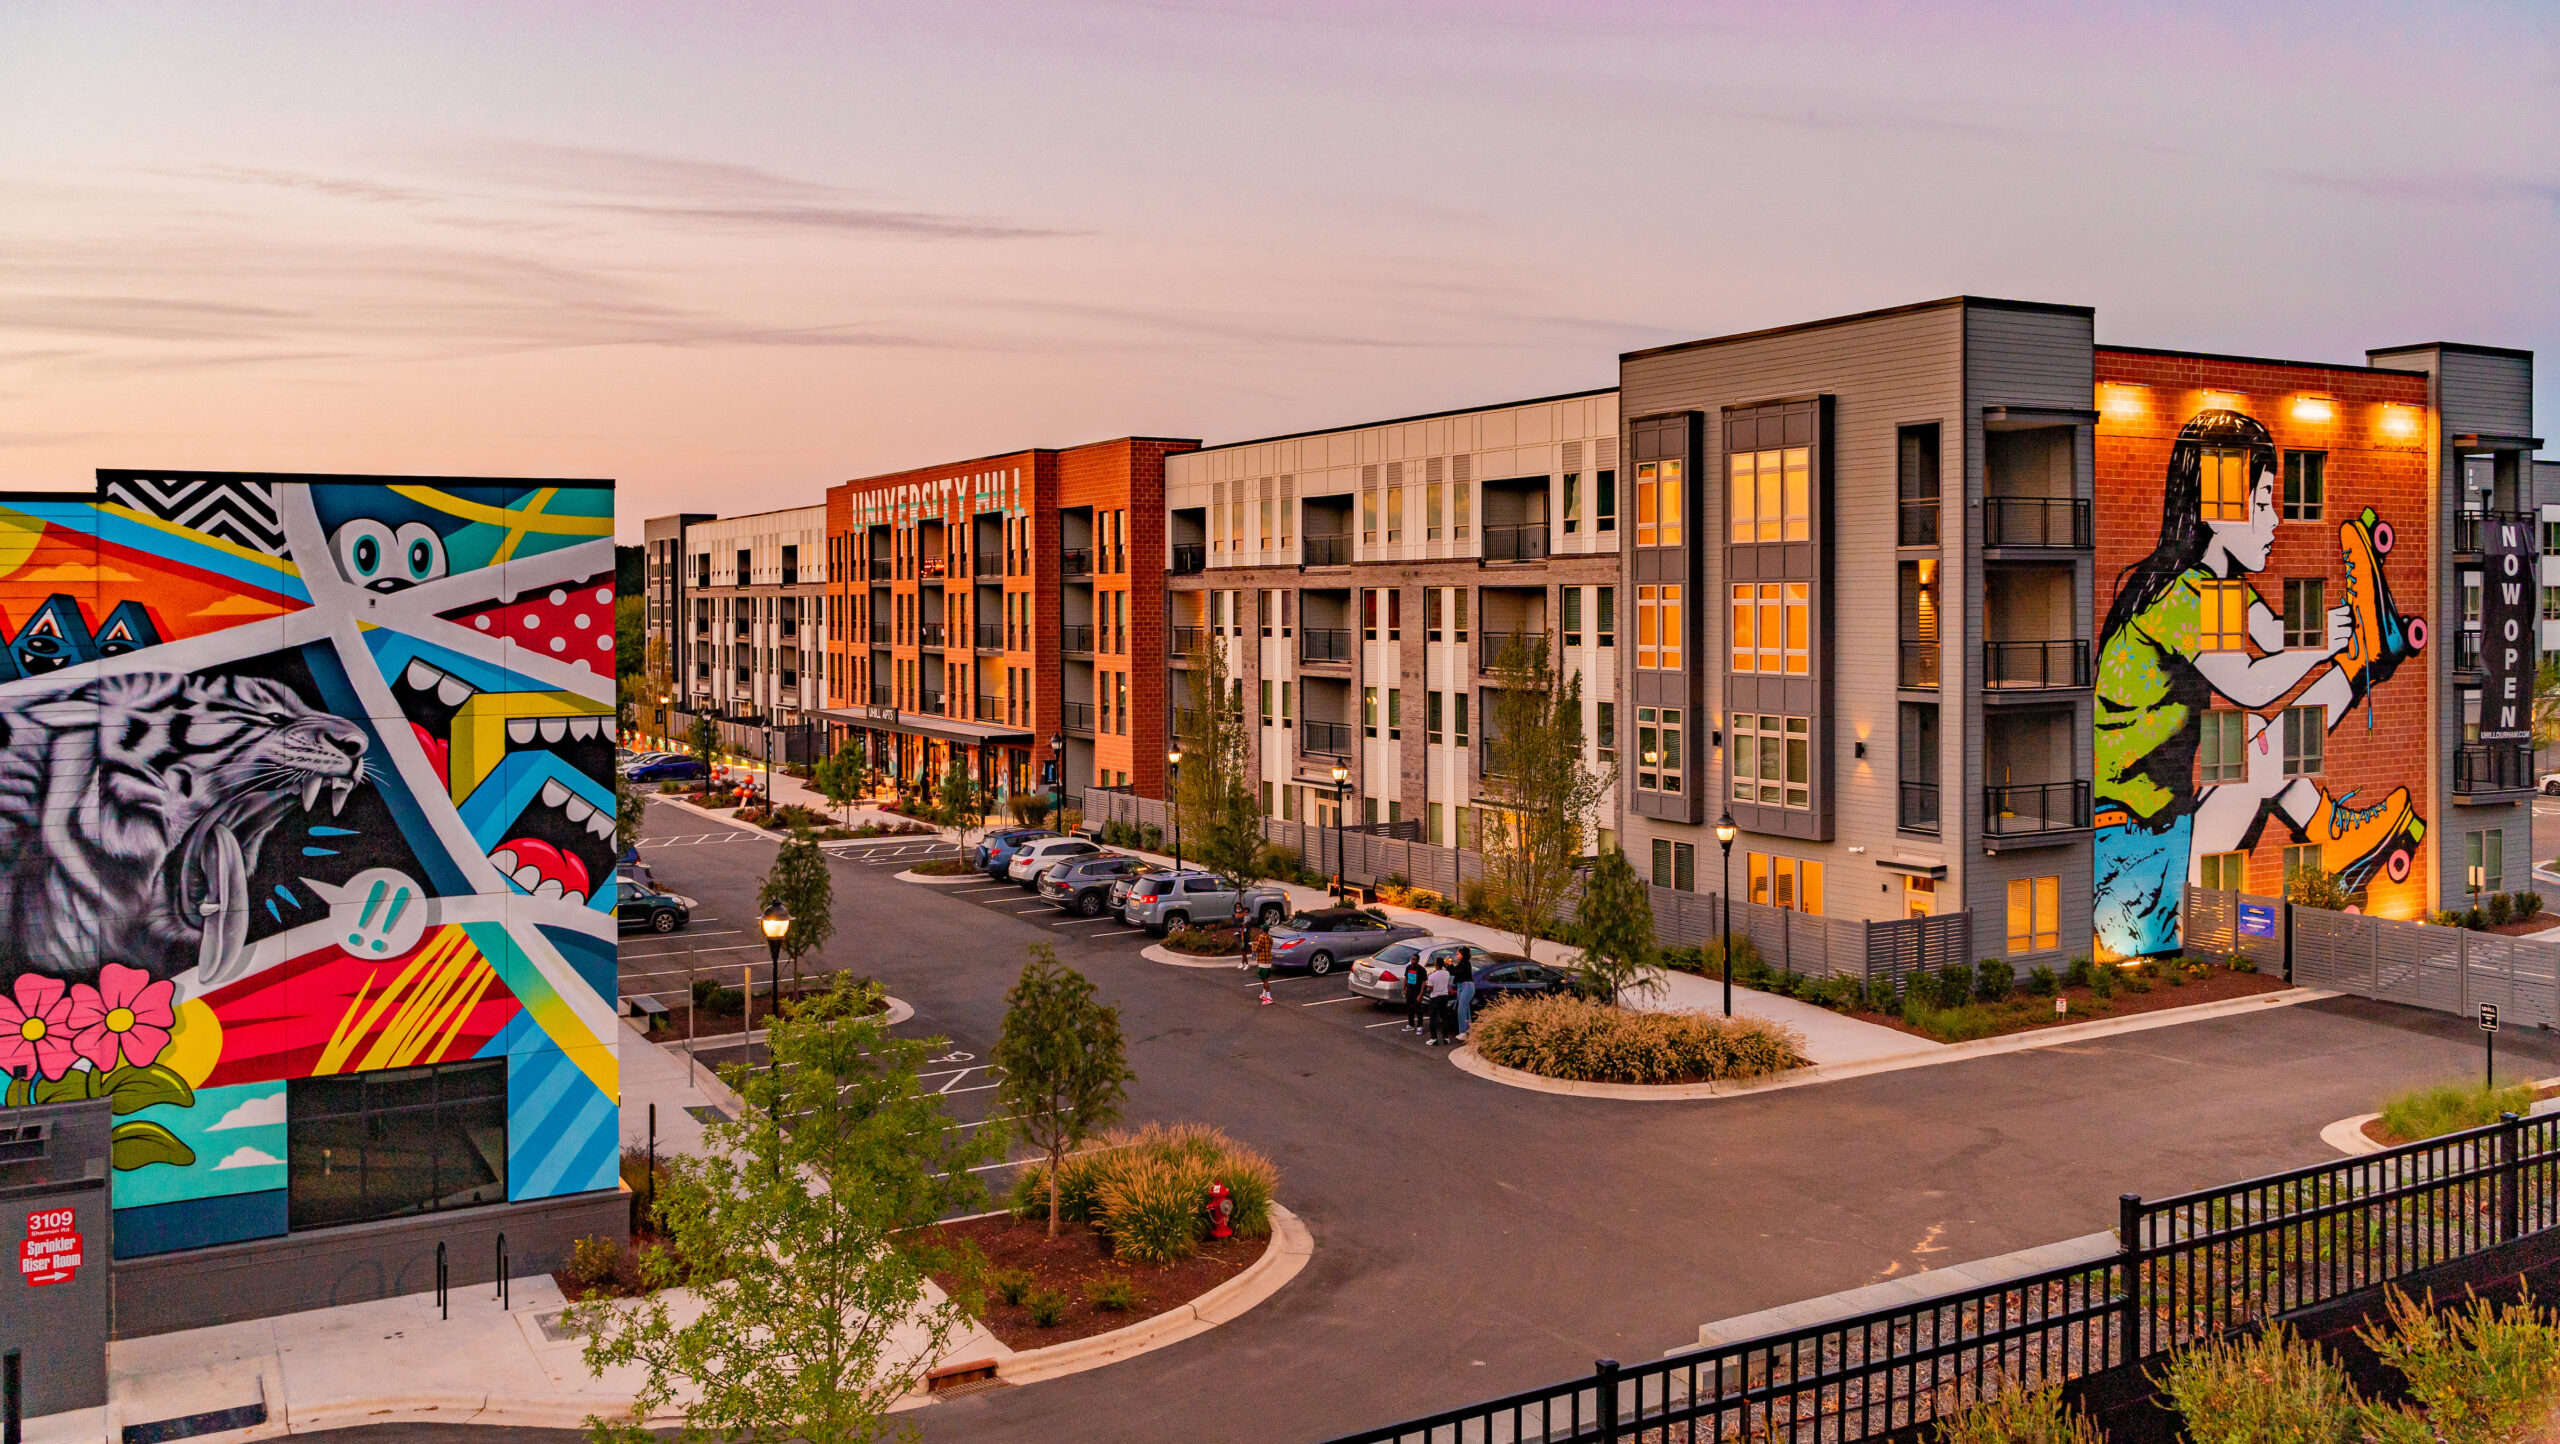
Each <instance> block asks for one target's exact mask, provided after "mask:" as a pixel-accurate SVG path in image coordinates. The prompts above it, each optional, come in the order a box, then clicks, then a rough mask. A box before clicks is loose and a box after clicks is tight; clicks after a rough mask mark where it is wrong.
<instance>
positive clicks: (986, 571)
mask: <svg viewBox="0 0 2560 1444" xmlns="http://www.w3.org/2000/svg"><path fill="white" fill-rule="evenodd" d="M969 569H970V573H971V574H972V575H974V576H981V577H1000V576H1003V575H1004V555H1003V554H1002V553H1001V552H999V553H997V554H996V555H994V556H989V555H988V554H987V553H985V552H980V553H978V554H977V556H976V557H974V558H972V559H971V561H970V564H969Z"/></svg>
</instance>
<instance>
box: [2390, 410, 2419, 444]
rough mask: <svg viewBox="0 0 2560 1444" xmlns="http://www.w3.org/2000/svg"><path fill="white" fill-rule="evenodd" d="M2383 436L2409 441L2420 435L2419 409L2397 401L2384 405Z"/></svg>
mask: <svg viewBox="0 0 2560 1444" xmlns="http://www.w3.org/2000/svg"><path fill="white" fill-rule="evenodd" d="M2382 434H2383V435H2385V436H2388V437H2390V438H2392V439H2393V440H2395V441H2407V440H2409V439H2410V438H2411V437H2414V436H2416V435H2417V434H2418V408H2416V407H2414V406H2408V405H2404V404H2402V403H2400V402H2397V401H2385V402H2384V403H2382Z"/></svg>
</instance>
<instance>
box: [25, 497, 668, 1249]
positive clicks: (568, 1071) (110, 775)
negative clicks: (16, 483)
mask: <svg viewBox="0 0 2560 1444" xmlns="http://www.w3.org/2000/svg"><path fill="white" fill-rule="evenodd" d="M612 530H613V492H612V490H611V488H610V486H609V485H606V484H601V483H543V482H521V481H498V482H484V481H471V482H455V481H449V480H441V479H432V480H431V479H417V480H410V479H402V478H343V479H342V478H301V477H289V476H264V475H255V476H253V475H237V474H210V473H196V474H170V473H156V472H155V473H125V472H108V473H101V474H100V485H99V489H98V492H97V494H96V495H95V496H94V497H92V496H71V495H65V494H45V495H33V494H27V493H0V644H4V645H5V652H0V1073H5V1074H6V1075H7V1077H6V1080H5V1082H0V1090H5V1091H0V1103H5V1104H6V1105H9V1106H16V1105H21V1104H25V1103H27V1102H29V1101H35V1102H50V1101H57V1100H63V1099H79V1098H107V1099H110V1100H112V1104H113V1110H114V1113H115V1115H116V1119H117V1122H116V1126H115V1134H114V1164H115V1180H114V1202H115V1207H116V1243H117V1253H118V1254H119V1255H121V1256H133V1255H136V1254H144V1253H154V1252H162V1251H166V1250H169V1249H176V1248H186V1247H195V1246H201V1245H206V1244H213V1243H221V1242H229V1241H233V1240H238V1239H243V1238H254V1237H262V1236H269V1235H273V1234H278V1233H283V1232H285V1231H287V1228H288V1219H289V1216H290V1215H289V1205H288V1195H289V1194H291V1193H292V1192H293V1191H294V1190H296V1189H299V1188H301V1187H302V1186H303V1185H304V1184H305V1183H306V1182H307V1181H310V1180H322V1179H325V1180H327V1181H328V1182H329V1183H332V1184H334V1183H336V1182H337V1181H338V1180H339V1179H340V1177H341V1175H345V1176H346V1177H348V1178H350V1179H352V1178H354V1177H355V1175H354V1171H353V1168H352V1167H351V1166H350V1165H349V1164H348V1162H347V1158H348V1157H350V1156H352V1155H353V1154H354V1153H355V1152H356V1150H353V1149H342V1150H338V1151H337V1155H338V1156H333V1151H332V1150H331V1149H329V1148H316V1149H308V1150H306V1149H304V1148H302V1147H301V1146H300V1145H299V1144H298V1143H297V1142H296V1141H295V1140H296V1136H297V1135H296V1134H295V1130H294V1128H293V1126H292V1125H291V1124H290V1123H289V1121H288V1102H289V1099H290V1100H291V1102H292V1107H293V1108H295V1109H302V1108H303V1107H304V1102H303V1100H302V1096H301V1095H300V1094H298V1093H296V1092H295V1091H294V1087H293V1085H295V1084H296V1083H299V1082H303V1081H304V1080H313V1079H321V1078H328V1077H332V1076H336V1075H348V1076H349V1077H352V1076H353V1075H359V1074H375V1073H377V1070H417V1069H422V1068H423V1067H424V1066H425V1065H430V1064H447V1063H458V1062H462V1061H465V1060H486V1061H488V1062H491V1063H494V1064H497V1065H499V1066H500V1067H501V1068H502V1069H503V1075H504V1087H505V1113H504V1125H503V1127H502V1128H497V1127H486V1126H477V1131H474V1130H473V1128H472V1127H464V1126H461V1125H457V1126H456V1128H455V1129H454V1135H453V1136H454V1137H455V1138H457V1139H467V1148H468V1149H469V1150H476V1151H477V1154H478V1155H479V1156H477V1157H474V1158H470V1159H466V1160H465V1161H464V1162H463V1163H461V1164H453V1163H450V1162H446V1163H439V1164H437V1165H435V1166H437V1167H444V1168H447V1169H448V1170H449V1177H448V1180H447V1181H448V1182H449V1183H451V1184H452V1186H451V1187H449V1188H446V1189H445V1190H444V1192H443V1193H442V1194H441V1196H440V1197H436V1198H429V1199H427V1200H425V1201H424V1202H423V1203H422V1204H420V1205H419V1206H424V1207H434V1206H440V1205H450V1204H453V1203H457V1202H463V1201H469V1200H472V1199H485V1198H490V1197H494V1196H498V1194H497V1190H496V1189H495V1188H493V1187H491V1186H490V1185H491V1184H492V1183H493V1182H502V1183H503V1190H504V1192H503V1196H504V1197H506V1198H509V1199H519V1200H520V1199H528V1198H541V1197H549V1196H554V1195H559V1194H567V1193H577V1192H584V1191H587V1190H591V1189H599V1188H610V1187H612V1186H614V1183H615V1171H616V1164H615V1158H616V1152H617V1146H618V1131H619V1122H618V1118H619V1114H618V1106H619V1105H618V1097H619V1088H618V1082H617V1076H616V1060H615V1053H614V1037H615V1028H614V1023H613V1000H614V998H615V995H616V988H615V980H614V963H615V944H614V923H613V914H612V905H613V893H614V890H613V888H612V887H611V885H610V882H611V877H612V872H613V861H614V846H613V815H614V797H613V786H612V778H613V749H614V720H613V714H614V705H613V665H614V651H613V556H612V536H611V534H612ZM456 1076H460V1075H456ZM469 1077H470V1078H471V1079H473V1080H481V1079H489V1080H494V1079H495V1078H497V1077H498V1071H497V1070H496V1069H491V1068H482V1069H479V1070H476V1071H472V1072H470V1073H469ZM409 1078H419V1079H426V1080H428V1081H429V1083H430V1084H433V1079H432V1076H431V1075H428V1074H424V1073H401V1074H381V1075H379V1078H378V1079H376V1080H375V1081H377V1082H379V1081H382V1080H386V1079H387V1080H399V1079H409ZM388 1086H389V1085H388V1084H387V1083H386V1084H385V1087H386V1088H387V1087H388ZM433 1086H446V1087H448V1089H449V1091H454V1092H457V1093H458V1091H459V1090H460V1088H461V1087H462V1085H461V1084H460V1083H452V1084H449V1085H433ZM475 1086H477V1085H476V1084H475ZM386 1096H389V1095H388V1094H386ZM432 1103H433V1100H432V1098H430V1105H432ZM331 1106H332V1108H333V1109H334V1108H335V1106H336V1105H334V1104H333V1105H331ZM451 1106H452V1109H453V1111H454V1116H455V1117H456V1118H462V1117H464V1116H465V1115H466V1110H464V1109H463V1106H462V1105H461V1104H459V1103H455V1104H453V1105H451ZM337 1111H343V1110H337ZM295 1116H297V1117H298V1116H301V1115H300V1114H299V1113H297V1114H296V1115H295ZM469 1116H471V1117H473V1118H477V1117H478V1116H479V1115H469ZM490 1121H492V1122H494V1117H492V1119H491V1120H490ZM475 1126H476V1125H475ZM315 1136H316V1135H315ZM457 1146H458V1147H461V1146H466V1145H457ZM306 1152H307V1153H310V1154H311V1155H312V1156H310V1157H306V1156H305V1154H306ZM373 1166H377V1167H379V1166H380V1165H373ZM306 1172H307V1173H308V1174H309V1179H306V1177H305V1174H306ZM466 1174H467V1175H471V1176H470V1177H465V1176H464V1175H466ZM431 1176H432V1175H431ZM368 1186H369V1185H368ZM323 1191H325V1188H324V1189H323ZM302 1216H303V1217H305V1218H309V1217H312V1216H314V1215H312V1214H311V1213H310V1212H309V1211H308V1210H306V1211H304V1213H303V1214H302Z"/></svg>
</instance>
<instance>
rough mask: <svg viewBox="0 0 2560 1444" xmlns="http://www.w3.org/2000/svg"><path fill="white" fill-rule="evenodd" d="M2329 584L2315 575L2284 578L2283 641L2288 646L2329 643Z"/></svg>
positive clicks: (2314, 645) (2321, 646) (2322, 646)
mask: <svg viewBox="0 0 2560 1444" xmlns="http://www.w3.org/2000/svg"><path fill="white" fill-rule="evenodd" d="M2328 594H2329V584H2328V582H2327V581H2325V580H2323V579H2322V578H2319V577H2287V578H2285V580H2284V644H2285V645H2286V646H2288V647H2319V648H2322V649H2324V650H2325V649H2326V648H2327V647H2328V645H2329V601H2328Z"/></svg>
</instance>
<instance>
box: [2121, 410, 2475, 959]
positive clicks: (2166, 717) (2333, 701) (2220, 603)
mask: <svg viewBox="0 0 2560 1444" xmlns="http://www.w3.org/2000/svg"><path fill="white" fill-rule="evenodd" d="M2280 467H2281V463H2280V459H2279V455H2278V452H2277V448H2276V446H2275V442H2274V440H2273V438H2272V437H2271V436H2270V435H2269V433H2268V431H2267V428H2266V427H2265V426H2264V425H2262V424H2261V423H2260V422H2258V421H2257V420H2256V419H2254V418H2252V417H2250V416H2248V415H2245V414H2242V413H2240V412H2238V411H2233V410H2226V409H2211V410H2206V411H2202V412H2200V413H2198V414H2197V415H2195V416H2194V417H2193V418H2192V419H2191V420H2189V421H2188V422H2187V423H2186V424H2185V426H2183V427H2182V428H2181V429H2180V430H2179V432H2178V435H2177V439H2176V442H2175V444H2174V445H2173V446H2172V447H2171V450H2170V456H2169V466H2168V477H2167V487H2166V490H2165V493H2164V496H2163V501H2162V511H2161V520H2160V535H2159V541H2158V544H2157V545H2156V546H2154V547H2153V549H2152V550H2151V552H2150V553H2149V554H2148V555H2146V556H2144V557H2142V558H2141V559H2140V560H2138V561H2136V562H2134V563H2133V564H2132V565H2131V566H2129V567H2127V568H2125V570H2124V572H2123V574H2122V575H2121V576H2120V577H2119V578H2118V579H2117V586H2116V593H2115V601H2114V604H2113V606H2112V607H2110V608H2109V610H2108V613H2107V619H2106V624H2105V627H2104V629H2103V631H2102V633H2101V635H2100V638H2099V644H2098V645H2099V651H2098V685H2097V711H2096V732H2097V737H2096V758H2097V776H2096V780H2095V785H2094V787H2093V790H2092V799H2093V802H2094V804H2095V818H2094V821H2095V822H2096V825H2097V835H2096V847H2095V853H2096V869H2095V870H2096V878H2095V883H2096V904H2095V916H2094V921H2095V927H2096V933H2097V943H2098V946H2099V948H2100V950H2101V952H2102V954H2103V955H2105V956H2111V957H2117V958H2132V957H2144V956H2150V955H2155V954H2160V953H2173V952H2176V951H2178V948H2179V931H2178V917H2179V907H2180V904H2181V902H2182V900H2183V898H2184V895H2185V890H2186V888H2187V887H2188V886H2189V885H2191V884H2194V883H2196V882H2197V881H2198V880H2199V878H2200V876H2201V863H2202V860H2203V859H2204V858H2206V857H2209V856H2212V855H2214V854H2217V853H2227V852H2235V851H2244V850H2247V849H2249V848H2252V847H2254V846H2255V845H2256V844H2257V842H2258V840H2259V837H2260V835H2261V833H2262V831H2263V829H2264V828H2265V826H2266V824H2267V823H2268V822H2269V821H2270V820H2273V821H2274V822H2276V823H2278V824H2279V825H2280V826H2282V827H2283V828H2285V829H2286V830H2287V836H2288V837H2289V838H2290V839H2291V841H2292V842H2294V843H2296V844H2317V845H2318V847H2319V848H2320V854H2319V856H2320V864H2321V867H2322V869H2323V870H2324V871H2328V872H2332V873H2336V874H2338V875H2339V877H2340V879H2341V881H2342V882H2343V883H2344V885H2345V886H2346V887H2347V888H2348V889H2349V890H2350V891H2353V890H2355V889H2357V888H2359V887H2361V886H2363V885H2364V884H2365V883H2366V882H2367V881H2368V880H2370V879H2372V878H2373V877H2374V876H2375V875H2376V874H2377V873H2379V874H2381V875H2384V876H2387V877H2389V878H2390V879H2392V880H2393V881H2395V882H2396V881H2400V880H2403V879H2406V878H2407V877H2408V876H2409V872H2410V868H2411V866H2412V864H2413V863H2414V862H2415V860H2416V857H2417V850H2418V846H2419V843H2420V842H2421V841H2422V840H2423V839H2424V838H2425V836H2426V830H2427V824H2426V822H2425V820H2424V819H2422V818H2421V817H2419V816H2418V812H2417V801H2418V800H2417V798H2416V796H2415V795H2414V794H2413V793H2412V791H2411V790H2410V789H2409V788H2408V787H2405V786H2404V787H2394V788H2392V789H2391V790H2390V792H2389V793H2388V794H2387V795H2386V796H2383V797H2379V798H2373V799H2370V800H2366V799H2360V798H2358V797H2357V796H2356V795H2355V794H2354V792H2353V791H2350V792H2348V793H2347V794H2346V795H2343V796H2333V795H2331V793H2330V792H2329V791H2328V790H2327V789H2326V788H2325V787H2323V786H2322V785H2321V783H2320V782H2319V781H2318V780H2315V779H2314V778H2311V777H2307V776H2296V777H2288V776H2286V775H2285V767H2284V757H2283V749H2282V745H2281V744H2282V740H2283V739H2282V737H2281V736H2280V734H2279V731H2278V728H2277V722H2278V718H2279V716H2280V714H2281V713H2282V711H2283V710H2284V709H2287V708H2318V709H2321V712H2322V716H2323V720H2324V721H2325V725H2326V728H2327V729H2328V730H2330V731H2335V730H2336V729H2337V728H2339V727H2340V726H2342V725H2347V724H2349V723H2350V721H2351V720H2354V719H2361V720H2356V721H2355V725H2371V715H2372V714H2371V705H2370V702H2371V696H2372V692H2373V689H2375V688H2377V687H2380V686H2382V685H2383V684H2384V683H2386V682H2387V681H2388V680H2389V679H2390V677H2391V675H2392V673H2393V672H2394V671H2395V670H2397V669H2398V667H2399V666H2400V664H2401V663H2402V662H2403V661H2406V660H2407V659H2409V658H2410V657H2412V656H2415V655H2416V654H2417V653H2418V652H2420V651H2421V650H2423V649H2424V648H2425V646H2426V621H2425V619H2424V618H2423V617H2421V616H2410V615H2406V614H2404V613H2403V612H2402V611H2401V609H2400V608H2399V606H2398V605H2397V604H2396V603H2395V602H2394V601H2393V599H2392V595H2391V585H2390V580H2389V578H2388V576H2387V575H2386V572H2385V558H2387V557H2388V556H2389V555H2390V552H2391V546H2392V527H2391V523H2390V521H2389V520H2387V519H2385V518H2383V517H2380V516H2377V515H2376V514H2375V512H2374V511H2373V509H2372V508H2369V507H2368V508H2365V509H2363V510H2361V511H2359V512H2357V513H2355V514H2354V515H2352V516H2349V517H2347V518H2346V519H2345V520H2343V521H2341V522H2339V523H2338V524H2337V538H2338V547H2339V551H2340V555H2341V559H2342V561H2343V563H2344V568H2345V577H2346V582H2345V587H2344V591H2343V595H2342V596H2340V597H2337V598H2335V599H2334V600H2333V602H2332V604H2331V605H2330V606H2329V607H2328V609H2327V615H2326V618H2325V623H2326V639H2325V645H2321V646H2294V647H2290V648H2288V647H2286V646H2285V635H2284V619H2283V615H2282V613H2281V612H2280V611H2278V610H2277V609H2276V608H2274V607H2271V606H2270V605H2269V604H2268V602H2267V600H2266V598H2265V597H2263V596H2262V595H2260V593H2259V591H2258V589H2257V586H2256V585H2255V584H2253V583H2252V582H2251V581H2250V580H2249V578H2250V577H2251V576H2253V575H2254V574H2256V573H2259V572H2261V571H2264V570H2265V569H2266V567H2267V562H2268V553H2269V550H2270V548H2271V546H2272V545H2273V543H2274V540H2275V534H2276V521H2277V504H2276V495H2277V489H2278V486H2279V484H2280V476H2281V470H2280ZM2359 703H2362V704H2365V705H2364V707H2363V708H2362V709H2361V710H2360V709H2359V705H2358V704H2359ZM2217 704H2220V706H2222V707H2229V708H2237V709H2240V713H2241V716H2240V741H2241V746H2242V758H2241V761H2240V763H2239V765H2238V766H2237V768H2236V769H2235V768H2232V767H2231V766H2229V765H2228V764H2227V763H2226V764H2225V765H2224V766H2223V767H2222V768H2221V769H2219V771H2220V774H2221V775H2219V776H2217V779H2216V780H2214V781H2212V782H2210V783H2207V782H2204V781H2202V780H2201V776H2200V773H2199V771H2198V744H2199V741H2200V738H2201V735H2202V732H2203V728H2204V724H2205V719H2206V716H2207V714H2208V713H2209V712H2212V711H2214V710H2215V709H2216V707H2217ZM2235 770H2236V771H2237V773H2238V775H2237V776H2236V777H2233V776H2229V775H2228V774H2229V773H2231V772H2232V771H2235Z"/></svg>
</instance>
